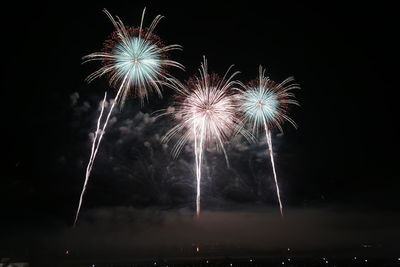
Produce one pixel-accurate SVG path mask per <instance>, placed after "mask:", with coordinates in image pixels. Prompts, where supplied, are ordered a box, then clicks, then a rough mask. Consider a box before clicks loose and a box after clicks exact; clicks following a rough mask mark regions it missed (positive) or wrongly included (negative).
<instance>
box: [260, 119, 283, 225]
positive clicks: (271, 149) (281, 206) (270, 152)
mask: <svg viewBox="0 0 400 267" xmlns="http://www.w3.org/2000/svg"><path fill="white" fill-rule="evenodd" d="M264 127H265V135H266V137H267V143H268V150H269V157H270V159H271V165H272V172H273V174H274V180H275V187H276V194H277V196H278V202H279V209H280V212H281V216H282V218H283V205H282V201H281V192H280V190H279V184H278V177H277V175H276V170H275V161H274V151H273V148H272V136H271V131H270V130H268V127H267V123H266V122H264Z"/></svg>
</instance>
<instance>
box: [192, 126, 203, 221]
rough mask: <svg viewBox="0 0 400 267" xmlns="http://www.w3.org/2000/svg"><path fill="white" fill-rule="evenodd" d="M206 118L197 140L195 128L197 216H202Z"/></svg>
mask: <svg viewBox="0 0 400 267" xmlns="http://www.w3.org/2000/svg"><path fill="white" fill-rule="evenodd" d="M204 120H205V119H203V122H202V124H201V128H200V129H201V130H200V140H199V141H197V139H198V136H197V133H196V132H197V131H196V130H194V140H195V141H194V142H195V145H194V153H195V158H196V160H195V161H196V181H197V185H196V215H197V217H199V216H200V195H201V163H202V161H203V151H204V147H203V141H204Z"/></svg>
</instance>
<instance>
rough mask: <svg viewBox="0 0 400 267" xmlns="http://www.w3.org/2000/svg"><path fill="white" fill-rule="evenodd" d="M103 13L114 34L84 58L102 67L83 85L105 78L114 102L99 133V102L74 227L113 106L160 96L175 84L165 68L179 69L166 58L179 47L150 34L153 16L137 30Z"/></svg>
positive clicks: (155, 19)
mask: <svg viewBox="0 0 400 267" xmlns="http://www.w3.org/2000/svg"><path fill="white" fill-rule="evenodd" d="M104 12H105V13H106V14H107V16H108V17H109V18H110V20H111V22H112V23H113V25H114V27H115V31H114V32H113V33H112V34H111V38H110V39H109V40H107V41H106V42H105V43H104V47H103V51H102V52H96V53H92V54H90V55H87V56H85V57H84V60H85V62H88V61H95V60H98V61H101V62H102V63H103V66H102V67H101V68H100V69H99V70H97V71H95V72H93V73H92V74H90V75H89V76H88V78H87V81H88V82H90V81H92V80H94V79H96V78H98V77H101V76H103V75H106V76H107V77H108V80H109V82H110V84H111V85H112V86H113V87H115V88H118V91H117V94H116V96H115V99H114V100H113V101H111V107H110V109H109V112H108V114H107V116H106V119H105V122H104V124H103V126H102V128H101V129H100V125H101V120H102V116H103V111H104V102H105V101H103V105H102V109H101V113H100V116H99V119H98V123H97V129H96V132H95V136H94V140H93V144H92V150H91V155H90V159H89V163H88V165H87V168H86V176H85V182H84V186H83V189H82V192H81V196H80V199H79V205H78V209H77V212H76V216H75V221H74V225H76V222H77V220H78V216H79V211H80V209H81V205H82V199H83V195H84V193H85V190H86V186H87V182H88V179H89V176H90V172H91V170H92V167H93V162H94V159H95V158H96V155H97V151H98V149H99V146H100V142H101V140H102V137H103V134H104V132H105V129H106V127H107V124H108V121H109V118H110V115H111V113H112V111H113V109H114V107H115V105H116V104H117V103H118V104H119V105H120V107H123V105H124V102H125V100H126V98H127V96H128V95H129V94H130V93H132V94H133V95H134V96H136V97H138V98H139V99H140V100H142V101H143V99H147V98H148V96H149V95H150V94H151V93H153V92H156V93H157V94H158V95H160V96H161V87H162V85H168V84H169V83H174V81H175V79H174V77H172V76H171V75H170V74H169V73H168V72H167V69H168V68H169V67H176V68H180V69H183V66H182V65H181V64H180V63H178V62H176V61H173V60H169V59H168V57H167V53H168V52H169V51H172V50H178V49H181V46H179V45H168V46H165V45H164V44H163V43H162V42H161V40H160V38H159V37H158V36H157V35H155V34H154V33H153V31H154V29H155V27H156V26H157V24H158V23H159V21H160V20H161V19H162V16H160V15H158V16H156V17H155V18H154V20H153V22H152V23H151V24H150V26H149V27H148V28H144V27H143V18H144V14H145V9H144V10H143V14H142V19H141V22H140V26H139V27H138V28H137V27H126V26H125V25H124V24H123V23H122V21H121V20H120V19H119V18H118V17H116V18H114V17H113V16H111V14H110V13H109V12H108V11H107V10H104Z"/></svg>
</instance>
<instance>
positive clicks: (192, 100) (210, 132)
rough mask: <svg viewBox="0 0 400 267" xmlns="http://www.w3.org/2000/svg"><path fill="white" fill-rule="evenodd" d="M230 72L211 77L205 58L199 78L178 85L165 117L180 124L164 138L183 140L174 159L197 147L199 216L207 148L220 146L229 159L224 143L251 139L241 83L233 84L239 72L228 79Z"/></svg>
mask: <svg viewBox="0 0 400 267" xmlns="http://www.w3.org/2000/svg"><path fill="white" fill-rule="evenodd" d="M229 71H230V68H229V69H228V71H227V72H226V73H225V75H224V76H223V77H222V78H220V77H219V76H218V75H216V74H209V72H208V67H207V61H206V59H205V58H204V62H203V63H202V64H201V68H200V69H199V76H194V77H192V78H190V79H189V81H188V82H187V83H186V84H180V83H176V84H175V89H176V90H177V92H178V93H177V95H176V96H175V101H174V103H173V106H172V107H170V108H169V109H168V110H167V111H166V112H165V113H164V114H171V115H173V117H174V118H175V120H176V122H177V125H176V126H174V127H173V128H172V129H170V130H169V131H168V132H167V133H166V135H165V137H164V141H166V142H168V141H169V140H170V139H171V138H173V137H174V136H179V138H178V141H177V143H176V144H175V146H174V148H173V151H172V153H173V155H174V156H177V155H178V154H179V152H180V151H181V149H182V147H183V146H184V145H185V144H186V143H187V142H188V141H189V140H190V141H193V143H194V151H195V162H196V182H197V187H196V188H197V190H196V192H197V194H196V214H197V215H199V214H200V191H201V190H200V188H201V166H202V160H203V152H204V149H205V147H206V146H207V145H210V146H211V145H214V146H216V147H217V149H219V150H222V151H223V152H224V155H225V158H226V159H227V156H226V152H225V148H224V142H226V141H227V140H228V139H229V137H231V136H232V135H234V134H237V133H242V134H243V135H244V136H249V134H247V132H246V131H244V129H243V127H242V123H241V121H240V116H238V102H237V97H236V96H235V91H236V90H237V88H238V85H239V82H237V81H234V80H233V78H234V77H235V76H236V75H237V74H238V72H234V73H233V74H231V75H230V76H228V75H229Z"/></svg>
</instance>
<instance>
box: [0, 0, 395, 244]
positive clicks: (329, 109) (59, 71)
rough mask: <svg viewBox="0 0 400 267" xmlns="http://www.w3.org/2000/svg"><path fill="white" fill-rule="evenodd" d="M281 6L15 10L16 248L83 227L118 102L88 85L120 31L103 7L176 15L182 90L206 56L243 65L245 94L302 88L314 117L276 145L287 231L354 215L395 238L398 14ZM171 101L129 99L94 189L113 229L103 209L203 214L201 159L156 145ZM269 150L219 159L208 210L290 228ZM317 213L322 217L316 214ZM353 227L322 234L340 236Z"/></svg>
mask: <svg viewBox="0 0 400 267" xmlns="http://www.w3.org/2000/svg"><path fill="white" fill-rule="evenodd" d="M260 2H261V1H260ZM275 2H277V1H274V2H271V3H264V4H263V5H261V4H260V3H258V2H253V1H242V2H240V3H231V4H222V3H219V4H217V3H213V1H209V2H208V1H201V2H197V3H192V2H191V1H190V3H189V1H188V2H187V3H186V4H178V3H173V2H170V1H160V2H151V1H146V2H141V1H134V3H133V2H132V1H128V2H126V3H124V4H117V3H114V2H112V3H111V2H109V3H107V4H99V3H97V4H92V5H89V4H83V3H82V4H76V5H69V4H60V3H58V2H52V3H51V4H50V3H49V4H38V5H36V4H35V5H33V4H30V5H22V4H21V5H19V4H15V5H11V6H10V7H8V8H5V9H4V10H3V14H2V18H1V19H2V43H3V46H4V48H3V53H2V56H3V58H4V57H5V59H6V62H5V64H4V65H3V67H5V70H4V71H5V72H4V71H3V76H2V79H1V88H2V91H1V95H2V99H3V105H2V115H3V120H2V121H3V126H2V133H3V136H4V137H3V139H2V140H3V145H2V151H3V160H2V165H3V168H2V175H1V179H0V209H1V222H0V233H3V236H7V235H6V234H5V233H8V234H9V235H8V236H9V237H10V236H12V235H13V234H12V233H16V232H21V231H19V230H20V229H24V231H25V232H24V233H28V234H29V233H36V232H41V231H42V232H46V229H49V228H50V229H58V227H62V228H65V229H68V227H70V226H71V224H72V221H73V216H74V211H75V208H76V204H77V200H78V196H79V193H80V189H81V186H82V183H83V178H84V170H85V166H86V162H87V159H88V156H89V147H90V139H89V133H90V132H91V131H93V128H94V127H95V120H96V116H97V114H98V113H97V111H98V110H97V109H98V104H99V101H100V100H101V98H102V97H103V94H104V91H105V90H107V91H108V92H109V94H111V95H112V92H114V91H112V90H111V88H110V87H109V86H108V84H107V83H106V82H105V81H104V79H100V80H99V81H96V82H94V83H92V84H86V83H85V82H84V78H85V77H86V76H87V75H88V74H90V73H91V72H92V71H94V70H96V69H97V68H99V64H97V63H89V64H85V65H81V62H82V60H81V58H82V56H84V55H86V54H88V53H90V52H94V51H98V50H99V49H101V45H102V42H103V40H104V39H105V38H107V36H108V35H109V34H110V32H111V31H112V30H113V28H112V25H111V23H110V21H109V20H108V18H107V17H106V16H105V15H104V14H103V13H102V12H101V10H102V8H107V9H108V10H109V11H110V12H111V14H114V15H118V16H119V17H120V18H121V19H122V20H123V21H124V22H125V23H126V24H127V25H135V26H137V25H138V24H139V23H140V15H141V12H142V8H143V7H145V6H146V7H147V13H146V17H145V18H146V19H145V24H146V25H148V23H150V21H151V19H152V18H154V16H155V15H157V14H162V15H164V16H165V17H166V18H165V19H163V20H162V21H161V23H160V24H159V26H158V27H157V29H156V33H157V34H158V35H159V36H160V37H161V38H162V39H163V40H164V42H165V43H166V44H173V43H177V44H180V45H182V46H183V48H184V50H183V51H182V52H174V53H172V54H171V57H173V58H174V59H175V60H177V61H179V62H181V63H182V64H183V65H185V66H186V69H187V70H186V72H181V71H173V74H174V75H175V76H176V77H177V78H179V79H182V80H184V79H187V78H188V77H189V76H191V75H193V74H194V73H195V72H196V71H197V68H198V67H199V65H200V62H201V60H202V56H203V55H205V56H206V57H207V58H208V61H209V65H210V69H211V70H212V71H215V72H217V73H223V72H225V70H226V69H227V68H228V67H229V66H230V65H231V64H234V65H235V70H240V71H241V74H240V75H239V79H240V80H241V81H243V82H247V81H249V80H252V79H254V78H255V77H256V75H257V71H258V66H259V65H260V64H261V65H263V66H265V67H266V68H267V72H268V75H269V76H270V77H271V78H272V79H275V80H277V81H281V80H283V79H284V78H286V77H288V76H294V77H295V78H296V81H297V82H298V83H299V84H300V85H301V87H302V89H301V90H299V91H296V97H297V98H298V100H299V101H300V103H301V107H300V108H293V109H292V110H291V115H292V117H293V118H294V119H295V121H296V122H297V123H298V125H299V129H297V130H295V129H293V128H291V126H290V125H285V127H284V129H285V133H284V135H276V136H275V141H274V142H276V146H277V151H276V152H277V156H276V157H277V158H276V161H277V166H278V175H279V179H280V181H281V186H282V192H283V200H284V203H285V205H286V206H287V209H288V210H289V211H288V213H289V214H288V219H287V220H289V221H290V210H294V211H293V214H295V215H293V218H297V217H296V216H298V217H301V218H302V219H303V220H306V218H315V217H317V218H316V219H315V220H312V219H310V221H311V222H321V220H322V221H323V220H324V218H325V217H324V216H328V217H329V216H332V217H333V218H334V219H332V221H340V222H341V223H343V222H342V219H343V217H342V215H343V214H359V215H360V216H359V217H357V216H353V217H357V218H358V219H354V218H353V219H354V220H353V219H352V220H351V223H350V224H352V226H351V227H354V225H358V224H360V223H361V222H363V221H364V219H365V218H370V219H371V220H372V223H371V222H370V224H368V226H366V227H365V229H366V231H367V232H368V231H370V230H371V229H372V230H374V231H375V230H376V232H374V233H375V234H376V236H374V238H372V239H371V240H374V241H376V242H385V241H388V240H392V239H391V238H390V237H388V236H390V234H385V235H382V238H379V237H380V235H379V234H377V233H380V232H379V231H385V230H387V229H390V231H392V230H393V229H394V230H396V231H394V232H395V234H399V229H398V227H397V228H396V227H393V226H388V222H393V220H394V221H398V220H399V216H398V212H399V211H400V210H399V205H398V204H399V203H400V202H399V194H398V188H399V180H398V178H399V175H398V169H397V168H398V151H397V145H396V144H397V138H395V137H397V134H396V133H397V132H396V124H397V121H398V120H397V117H396V111H397V91H398V88H397V87H398V85H397V83H395V80H397V79H396V78H397V77H396V76H395V75H396V74H397V72H396V70H397V69H398V66H397V65H396V61H395V59H394V57H395V55H396V54H397V53H396V52H397V46H396V44H395V43H394V39H395V35H397V31H398V29H397V28H396V26H395V22H396V19H395V17H396V16H395V15H396V14H395V13H394V8H393V7H391V6H386V5H384V4H381V3H380V4H365V3H363V4H361V5H356V4H336V3H333V2H332V3H330V4H319V5H311V4H310V5H308V4H299V3H289V2H286V1H285V2H283V3H282V4H277V3H275ZM171 94H172V93H171V92H170V91H168V90H166V93H165V97H164V99H162V100H160V99H157V97H156V96H154V97H152V98H151V99H150V103H146V104H145V105H144V106H143V107H140V105H139V103H138V101H137V100H135V99H132V98H131V99H129V100H128V101H127V104H126V108H125V109H124V110H123V111H122V112H121V113H117V114H115V121H114V124H113V125H112V126H111V128H112V130H111V129H110V130H109V133H108V136H105V141H104V143H103V144H102V147H101V150H102V151H101V152H100V154H99V157H98V159H97V161H96V163H95V170H94V172H93V174H92V177H91V181H90V183H89V189H88V193H87V195H86V199H85V204H84V207H83V220H84V221H85V220H88V221H91V222H92V223H95V222H93V221H96V218H97V219H98V220H101V218H102V216H101V212H99V211H98V209H100V210H101V209H105V210H112V213H113V214H117V215H115V216H116V217H118V210H119V209H122V210H124V209H134V210H135V212H134V214H137V212H143V210H152V211H153V212H154V211H157V210H159V211H160V212H161V211H164V212H172V213H173V212H174V211H175V210H180V209H188V210H189V211H188V213H190V210H192V209H193V206H194V188H193V180H192V175H193V173H191V171H192V170H191V166H192V163H193V158H192V154H191V153H189V152H188V153H183V154H182V155H181V156H180V157H179V158H178V159H177V160H174V159H172V158H171V157H170V156H169V150H168V148H166V149H165V148H163V147H162V144H161V143H160V142H159V141H158V137H157V134H158V135H162V134H163V133H165V131H166V129H168V127H169V126H168V121H165V120H164V121H163V120H161V121H159V120H157V121H155V122H153V121H151V116H150V119H149V114H150V113H151V112H153V111H156V110H158V109H161V108H166V107H167V106H168V103H169V97H170V96H171ZM139 112H141V113H139ZM148 120H150V121H151V122H150V123H148V122H147V121H148ZM138 125H139V126H138ZM276 134H277V133H276ZM261 139H262V138H260V140H261ZM145 142H148V143H145ZM263 145H264V146H265V142H264V143H263V142H262V140H261V142H260V143H259V144H258V145H247V148H246V151H245V152H243V153H242V152H241V151H240V150H238V148H237V147H235V146H234V145H232V147H230V148H229V151H230V155H231V156H230V157H231V160H232V162H233V163H234V164H232V166H235V167H234V168H233V169H231V170H227V169H226V167H225V165H224V161H223V157H222V156H221V155H219V154H218V153H214V152H212V151H211V152H209V153H208V154H207V156H206V157H207V159H206V160H207V171H206V172H205V173H207V174H206V175H205V176H206V178H205V183H206V184H205V185H204V188H205V189H204V195H203V199H204V208H205V210H209V211H215V212H221V214H222V215H221V214H219V215H218V216H221V218H223V216H224V215H223V214H224V212H228V211H232V210H233V211H235V210H236V211H237V210H240V212H247V211H249V208H248V207H249V206H257V207H259V208H258V209H257V210H256V211H254V210H253V209H250V210H251V211H252V212H254V213H255V214H257V216H259V215H260V214H261V213H262V211H260V210H262V209H263V208H266V209H268V210H269V211H270V212H272V213H271V214H273V215H274V216H279V214H278V213H277V211H274V208H276V209H277V203H276V198H275V195H274V194H275V193H274V191H273V184H271V183H272V177H271V176H270V168H269V166H268V165H267V163H268V158H267V157H265V158H261V159H260V153H261V155H262V151H263V149H264V148H265V147H264V146H263ZM166 170H167V171H166ZM211 177H212V179H211ZM136 210H139V211H136ZM271 210H272V211H271ZM315 210H317V211H318V212H315V214H319V216H314V217H313V216H310V217H307V216H308V215H307V214H308V212H311V213H312V211H315ZM326 210H329V212H333V215H332V214H331V213H329V215H326V214H325V213H324V212H326ZM121 212H122V215H121V216H122V217H123V216H124V215H123V214H124V212H123V211H121ZM274 212H275V213H276V214H275V213H274ZM302 212H304V214H303V215H299V214H302ZM90 214H97V215H96V216H92V217H91V215H90ZM98 214H100V215H98ZM324 214H325V215H324ZM388 214H396V215H395V216H394V217H392V215H388ZM130 216H135V215H130ZM146 216H147V215H146ZM157 216H159V215H157ZM171 216H177V215H176V214H175V215H171ZM226 216H228V217H229V216H233V215H226ZM269 216H272V215H269ZM380 216H382V218H385V219H382V220H381V219H380V218H381V217H380ZM106 217H107V216H106ZM149 217H152V216H151V215H149ZM272 217H273V216H272ZM99 218H100V219H99ZM329 218H330V217H329ZM103 219H104V218H103ZM238 220H239V221H240V219H238ZM123 222H124V223H126V222H127V221H126V220H125V219H124V220H123ZM128 222H129V220H128ZM341 223H338V225H341ZM288 224H289V225H292V224H293V223H290V222H288ZM321 224H323V223H321ZM353 224H354V225H353ZM172 225H174V224H172ZM210 225H212V224H210ZM254 225H258V224H257V223H254ZM254 225H253V226H254ZM273 225H276V224H275V223H274V224H273ZM253 226H252V227H253ZM257 227H258V226H257ZM340 227H341V226H337V227H336V225H335V226H332V228H329V227H328V228H326V229H325V228H324V230H321V231H325V232H326V233H328V234H329V235H336V232H335V231H336V230H337V228H340ZM349 227H350V226H349ZM351 227H350V228H351ZM260 228H261V226H260ZM37 229H41V230H37ZM210 229H211V230H210V231H211V232H212V229H213V226H210ZM217 229H218V227H216V228H215V231H218V230H217ZM333 229H335V230H333ZM351 229H353V228H351ZM349 231H350V230H349ZM390 231H389V233H390ZM350 232H351V231H350ZM10 233H11V234H10ZM333 233H335V234H333ZM345 233H348V231H347V232H346V231H343V232H341V234H342V235H343V236H344V235H345ZM316 234H317V233H316ZM339 235H340V234H339ZM360 235H361V234H360ZM33 236H34V235H33ZM14 237H15V236H14ZM20 238H22V237H20ZM11 239H13V238H11ZM33 239H34V238H32V240H33ZM339 240H340V238H339ZM354 240H359V239H357V238H354V239H353V241H354ZM360 241H361V240H360ZM229 242H230V241H229ZM232 242H233V243H234V242H235V240H233V241H232ZM354 242H357V241H354ZM300 243H301V242H300ZM310 246H312V245H310ZM1 248H2V249H5V248H7V247H5V246H4V245H3V247H1Z"/></svg>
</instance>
